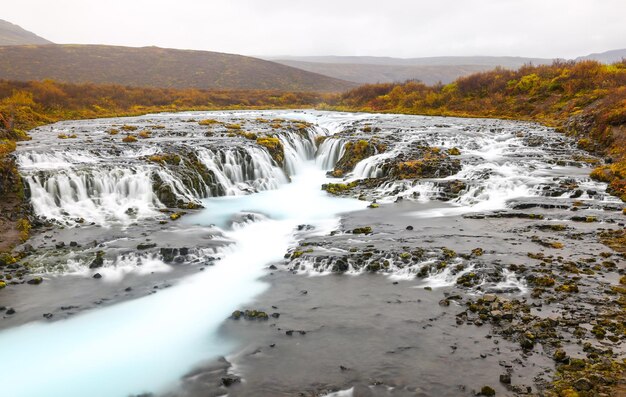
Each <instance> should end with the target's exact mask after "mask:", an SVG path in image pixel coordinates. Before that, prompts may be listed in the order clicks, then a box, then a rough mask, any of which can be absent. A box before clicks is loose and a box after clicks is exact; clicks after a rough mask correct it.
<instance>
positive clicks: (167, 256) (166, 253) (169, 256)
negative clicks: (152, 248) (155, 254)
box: [160, 248, 178, 262]
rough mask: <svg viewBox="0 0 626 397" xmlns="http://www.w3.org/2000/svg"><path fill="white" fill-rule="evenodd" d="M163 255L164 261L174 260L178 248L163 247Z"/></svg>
mask: <svg viewBox="0 0 626 397" xmlns="http://www.w3.org/2000/svg"><path fill="white" fill-rule="evenodd" d="M160 253H161V256H162V257H163V262H173V261H174V258H176V256H177V255H178V249H176V248H161V251H160Z"/></svg>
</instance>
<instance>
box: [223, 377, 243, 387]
mask: <svg viewBox="0 0 626 397" xmlns="http://www.w3.org/2000/svg"><path fill="white" fill-rule="evenodd" d="M240 382H241V378H237V377H234V376H228V377H225V378H222V385H224V386H225V387H230V386H232V385H233V384H235V383H240Z"/></svg>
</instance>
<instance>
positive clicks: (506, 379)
mask: <svg viewBox="0 0 626 397" xmlns="http://www.w3.org/2000/svg"><path fill="white" fill-rule="evenodd" d="M500 383H503V384H505V385H510V384H511V374H509V373H505V374H501V375H500Z"/></svg>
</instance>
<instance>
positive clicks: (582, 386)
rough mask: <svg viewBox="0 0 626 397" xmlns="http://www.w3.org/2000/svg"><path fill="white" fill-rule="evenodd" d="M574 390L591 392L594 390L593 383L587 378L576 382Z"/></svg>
mask: <svg viewBox="0 0 626 397" xmlns="http://www.w3.org/2000/svg"><path fill="white" fill-rule="evenodd" d="M573 386H574V388H575V389H576V390H578V391H589V390H591V389H593V383H591V381H590V380H589V379H587V378H580V379H577V380H576V381H574V384H573Z"/></svg>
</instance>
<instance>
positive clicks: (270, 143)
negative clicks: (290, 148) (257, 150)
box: [256, 137, 285, 167]
mask: <svg viewBox="0 0 626 397" xmlns="http://www.w3.org/2000/svg"><path fill="white" fill-rule="evenodd" d="M256 143H257V144H258V145H261V146H263V147H264V148H266V149H267V151H268V152H269V154H270V156H272V158H273V159H274V161H276V164H278V165H279V166H281V167H282V166H283V165H284V164H285V148H284V147H283V144H282V142H281V141H280V139H278V138H276V137H261V138H257V140H256Z"/></svg>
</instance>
